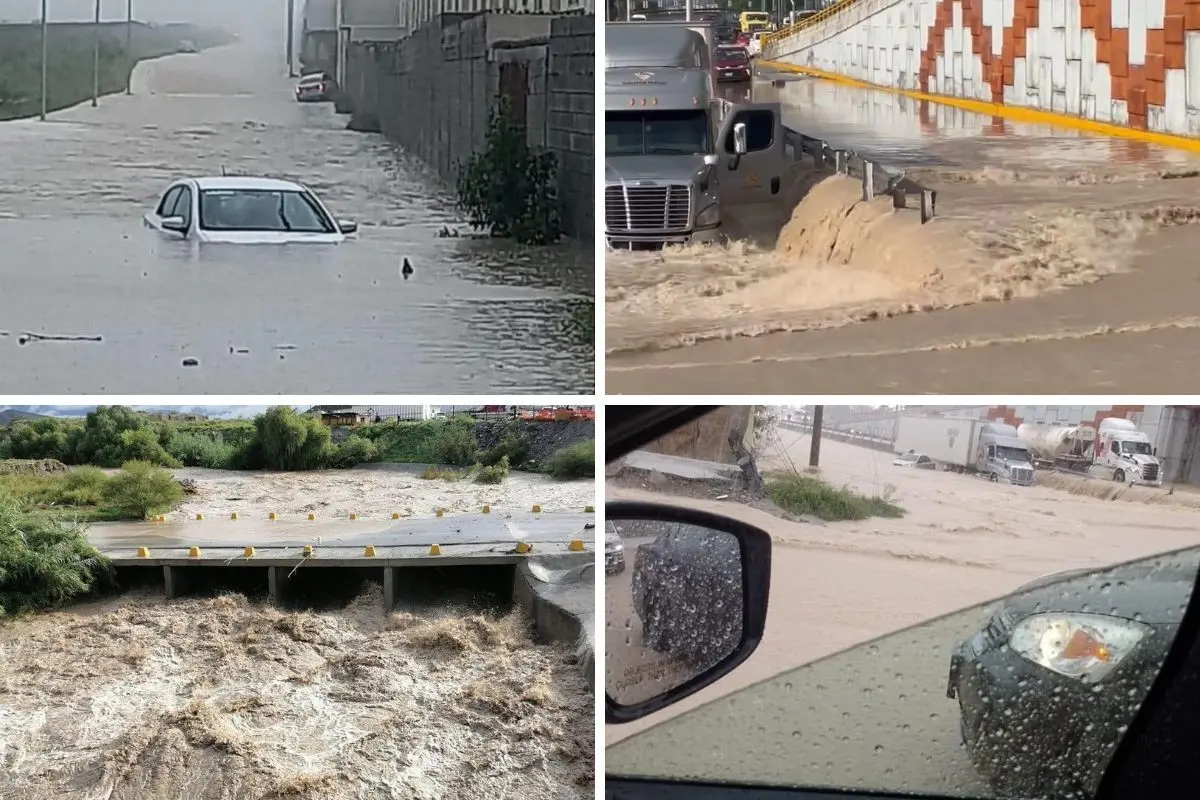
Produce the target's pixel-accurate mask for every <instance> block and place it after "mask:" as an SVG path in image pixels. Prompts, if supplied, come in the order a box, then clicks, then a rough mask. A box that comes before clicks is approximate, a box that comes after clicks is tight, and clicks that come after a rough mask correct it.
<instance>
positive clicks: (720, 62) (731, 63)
mask: <svg viewBox="0 0 1200 800" xmlns="http://www.w3.org/2000/svg"><path fill="white" fill-rule="evenodd" d="M713 66H715V67H716V68H717V69H736V68H738V67H745V68H746V69H749V68H750V62H748V61H739V60H737V59H732V58H730V59H724V58H718V59H715V60H714V61H713Z"/></svg>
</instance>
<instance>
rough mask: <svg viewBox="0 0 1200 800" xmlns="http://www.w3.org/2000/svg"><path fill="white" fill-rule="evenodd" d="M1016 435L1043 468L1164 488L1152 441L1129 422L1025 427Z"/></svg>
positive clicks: (1114, 420) (1112, 419)
mask: <svg viewBox="0 0 1200 800" xmlns="http://www.w3.org/2000/svg"><path fill="white" fill-rule="evenodd" d="M1017 435H1018V436H1020V437H1021V440H1022V441H1024V442H1025V443H1027V444H1028V445H1029V447H1030V449H1031V450H1032V451H1033V453H1034V457H1035V461H1036V463H1037V464H1039V465H1040V466H1046V467H1053V468H1055V469H1061V470H1065V471H1069V472H1078V473H1081V474H1086V475H1088V476H1090V477H1093V478H1103V479H1105V480H1113V481H1116V482H1117V483H1140V484H1149V485H1151V486H1162V464H1161V462H1159V460H1158V456H1157V454H1156V453H1155V450H1154V447H1153V445H1151V443H1150V437H1149V436H1147V435H1146V434H1145V433H1142V432H1141V431H1139V430H1138V429H1137V426H1136V425H1135V424H1133V423H1132V422H1130V421H1129V420H1127V419H1122V418H1120V417H1105V418H1104V419H1102V420H1100V425H1099V426H1098V427H1093V426H1092V425H1086V424H1085V425H1065V426H1051V425H1040V424H1035V423H1025V424H1022V425H1021V426H1020V427H1019V428H1018V429H1017Z"/></svg>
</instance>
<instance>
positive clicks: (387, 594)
mask: <svg viewBox="0 0 1200 800" xmlns="http://www.w3.org/2000/svg"><path fill="white" fill-rule="evenodd" d="M395 607H396V568H395V567H384V568H383V613H385V614H390V613H392V609H393V608H395Z"/></svg>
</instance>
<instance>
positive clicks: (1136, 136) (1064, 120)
mask: <svg viewBox="0 0 1200 800" xmlns="http://www.w3.org/2000/svg"><path fill="white" fill-rule="evenodd" d="M758 63H759V64H760V65H762V66H764V67H770V68H771V69H777V70H779V71H780V72H792V73H797V74H800V75H811V76H812V77H814V78H821V79H822V80H827V81H831V82H833V83H840V84H843V85H845V86H853V87H854V88H857V89H870V90H871V91H876V92H887V93H888V94H897V95H902V96H904V97H910V98H912V99H913V100H923V101H926V102H929V103H937V104H938V105H943V106H950V107H952V108H960V109H962V110H964V111H971V112H974V113H976V114H982V115H984V116H989V117H1003V118H1004V119H1011V120H1013V121H1015V122H1025V123H1030V124H1034V125H1055V126H1058V127H1060V128H1071V129H1073V130H1077V131H1084V132H1086V133H1095V134H1098V135H1100V136H1111V137H1115V138H1118V139H1129V140H1132V141H1135V142H1146V143H1147V144H1156V145H1160V146H1162V147H1170V148H1172V149H1175V150H1186V151H1188V152H1190V153H1200V139H1194V138H1192V137H1190V136H1178V135H1176V134H1173V133H1158V132H1156V131H1141V130H1137V129H1136V128H1127V127H1125V126H1124V125H1115V124H1113V123H1111V122H1098V121H1096V120H1094V119H1086V118H1084V117H1075V116H1071V115H1069V114H1059V113H1057V112H1054V111H1042V110H1041V109H1037V108H1025V107H1023V106H1007V105H1004V104H1002V103H989V102H987V101H985V100H971V99H968V98H965V97H951V96H950V95H944V94H929V93H928V92H917V91H913V90H911V89H898V88H896V87H894V86H883V85H881V84H878V83H870V82H869V81H863V80H859V79H858V78H850V77H847V76H845V75H839V74H837V73H836V72H826V71H825V70H823V69H817V68H816V67H803V66H798V65H796V64H787V63H784V62H782V61H767V60H764V59H759V62H758Z"/></svg>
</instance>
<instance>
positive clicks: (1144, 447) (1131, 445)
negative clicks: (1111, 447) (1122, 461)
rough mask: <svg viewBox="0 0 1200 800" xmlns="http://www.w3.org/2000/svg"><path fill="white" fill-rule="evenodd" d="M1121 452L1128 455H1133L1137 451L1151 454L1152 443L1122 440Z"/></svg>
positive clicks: (1139, 453)
mask: <svg viewBox="0 0 1200 800" xmlns="http://www.w3.org/2000/svg"><path fill="white" fill-rule="evenodd" d="M1121 452H1122V453H1125V454H1126V455H1133V454H1135V453H1136V454H1138V455H1143V456H1148V455H1150V443H1149V442H1121Z"/></svg>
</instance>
